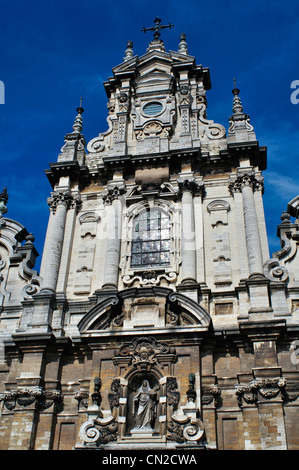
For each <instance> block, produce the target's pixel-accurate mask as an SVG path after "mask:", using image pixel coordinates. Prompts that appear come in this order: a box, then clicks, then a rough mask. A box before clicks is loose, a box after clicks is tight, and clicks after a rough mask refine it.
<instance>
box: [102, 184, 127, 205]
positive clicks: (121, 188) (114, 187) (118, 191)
mask: <svg viewBox="0 0 299 470" xmlns="http://www.w3.org/2000/svg"><path fill="white" fill-rule="evenodd" d="M125 192H126V186H125V185H124V184H108V186H107V188H106V189H105V190H104V191H103V192H102V198H103V201H104V203H105V204H111V203H112V201H114V200H115V199H118V198H119V197H120V196H121V195H122V194H124V193H125Z"/></svg>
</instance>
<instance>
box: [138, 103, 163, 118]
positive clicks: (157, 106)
mask: <svg viewBox="0 0 299 470" xmlns="http://www.w3.org/2000/svg"><path fill="white" fill-rule="evenodd" d="M162 109H163V105H162V103H159V101H151V102H150V103H147V104H145V105H144V107H143V112H144V114H146V115H147V116H155V115H156V114H159V113H161V111H162Z"/></svg>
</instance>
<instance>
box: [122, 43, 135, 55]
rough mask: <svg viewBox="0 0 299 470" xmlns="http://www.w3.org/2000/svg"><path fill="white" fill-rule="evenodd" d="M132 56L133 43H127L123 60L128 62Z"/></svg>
mask: <svg viewBox="0 0 299 470" xmlns="http://www.w3.org/2000/svg"><path fill="white" fill-rule="evenodd" d="M133 56H134V52H133V41H128V42H127V49H126V52H125V57H124V60H129V59H131V57H133Z"/></svg>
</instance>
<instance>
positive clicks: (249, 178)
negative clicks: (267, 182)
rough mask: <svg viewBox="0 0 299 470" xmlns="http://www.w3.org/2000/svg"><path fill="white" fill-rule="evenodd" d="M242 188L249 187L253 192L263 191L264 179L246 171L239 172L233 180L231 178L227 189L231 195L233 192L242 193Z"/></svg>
mask: <svg viewBox="0 0 299 470" xmlns="http://www.w3.org/2000/svg"><path fill="white" fill-rule="evenodd" d="M244 186H250V187H251V188H252V190H253V191H262V192H263V191H264V178H263V176H260V175H259V176H257V175H256V174H255V172H254V171H253V170H252V171H246V172H239V173H237V174H236V176H235V177H234V178H231V182H230V183H229V185H228V189H229V191H230V193H231V194H233V193H235V192H242V188H243V187H244Z"/></svg>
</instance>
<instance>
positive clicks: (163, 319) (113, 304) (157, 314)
mask: <svg viewBox="0 0 299 470" xmlns="http://www.w3.org/2000/svg"><path fill="white" fill-rule="evenodd" d="M210 321H211V318H210V316H209V314H208V312H207V311H206V310H205V309H204V308H202V307H201V306H200V305H199V304H198V303H196V302H194V301H193V300H192V299H190V298H189V297H187V296H186V295H184V294H181V293H179V292H175V291H172V290H171V289H168V288H165V287H148V288H147V287H144V288H130V289H125V290H123V291H120V292H117V293H115V294H113V295H110V296H108V297H106V298H105V300H103V301H101V302H99V303H98V304H97V305H96V306H95V307H93V308H92V309H91V310H90V311H89V312H88V313H87V314H86V315H85V316H84V317H83V318H82V319H81V321H80V322H79V324H78V329H79V331H80V332H81V333H88V332H92V331H93V332H94V331H99V330H114V329H118V330H123V331H125V330H131V329H136V328H138V327H140V328H142V327H144V328H165V327H177V328H180V327H197V328H199V329H204V330H207V329H208V328H209V325H210Z"/></svg>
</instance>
